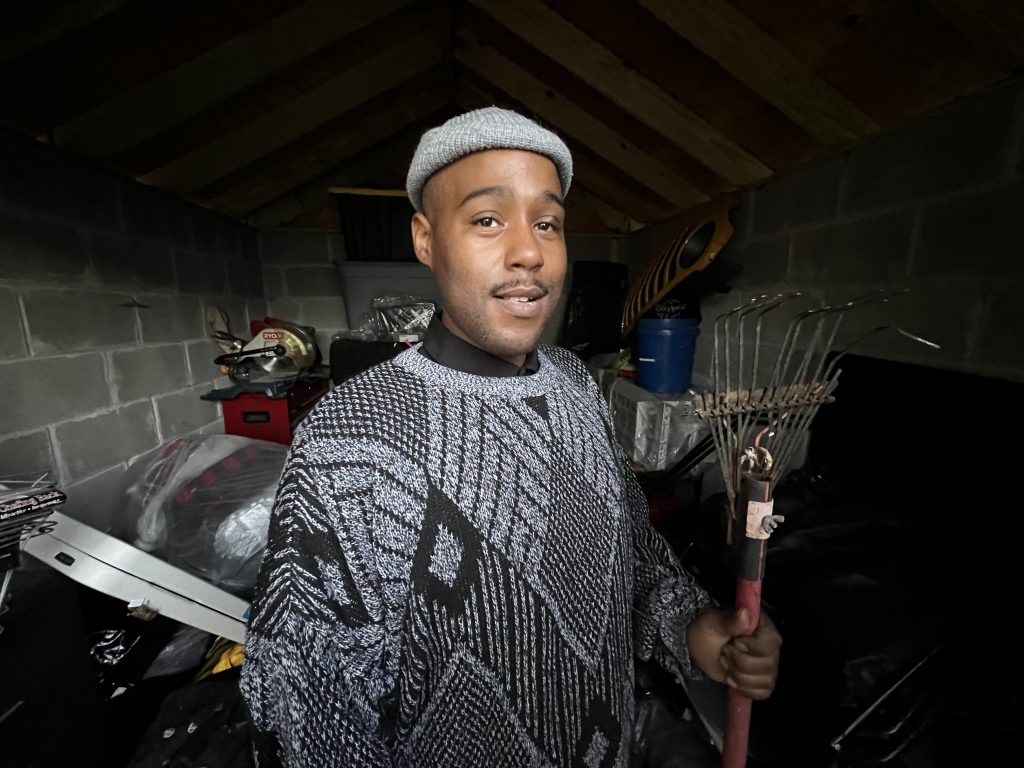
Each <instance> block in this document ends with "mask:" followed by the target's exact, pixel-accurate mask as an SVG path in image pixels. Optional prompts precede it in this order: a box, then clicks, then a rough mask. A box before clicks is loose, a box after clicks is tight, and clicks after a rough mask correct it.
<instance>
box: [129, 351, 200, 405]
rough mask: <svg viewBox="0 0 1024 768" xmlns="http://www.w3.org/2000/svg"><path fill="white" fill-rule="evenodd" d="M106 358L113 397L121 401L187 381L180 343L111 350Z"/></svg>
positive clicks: (182, 384)
mask: <svg viewBox="0 0 1024 768" xmlns="http://www.w3.org/2000/svg"><path fill="white" fill-rule="evenodd" d="M110 361H111V367H112V371H111V373H112V377H113V382H114V388H115V391H116V393H117V400H118V402H121V403H130V402H132V401H133V400H141V399H142V398H145V397H152V396H153V395H157V394H162V393H164V392H173V391H175V390H178V389H181V388H182V387H184V386H187V385H188V383H189V382H188V368H187V364H186V362H185V347H184V345H182V344H167V345H163V346H159V347H140V348H138V349H129V350H125V351H123V352H121V351H118V352H113V353H111V355H110Z"/></svg>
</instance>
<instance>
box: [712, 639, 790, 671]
mask: <svg viewBox="0 0 1024 768" xmlns="http://www.w3.org/2000/svg"><path fill="white" fill-rule="evenodd" d="M722 662H723V664H724V665H725V666H726V667H727V668H728V669H729V670H730V671H737V672H743V673H748V674H756V675H762V674H763V675H774V674H775V671H776V670H777V669H778V666H779V660H778V657H777V656H775V655H774V654H769V655H765V656H755V655H753V654H750V653H742V652H740V651H737V650H736V649H734V648H730V647H729V646H728V645H727V646H725V647H724V648H722Z"/></svg>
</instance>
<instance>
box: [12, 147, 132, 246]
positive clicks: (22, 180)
mask: <svg viewBox="0 0 1024 768" xmlns="http://www.w3.org/2000/svg"><path fill="white" fill-rule="evenodd" d="M0 168H2V169H3V184H0V198H2V199H3V200H5V201H6V203H7V205H9V206H17V207H19V208H23V209H25V210H26V211H39V212H46V213H50V214H53V215H54V216H58V217H60V218H62V219H65V220H69V221H74V222H76V223H78V224H84V225H86V226H88V227H94V228H96V229H101V230H106V231H109V232H115V231H117V230H118V228H119V223H118V211H117V193H118V190H117V187H118V183H119V182H118V180H117V178H116V177H114V176H112V175H109V174H106V173H103V172H102V171H99V170H96V169H93V168H90V167H89V166H87V165H86V164H85V163H84V162H83V161H82V160H81V159H80V158H77V157H75V156H73V155H71V154H68V153H64V152H62V151H60V150H58V149H55V148H54V147H52V146H47V145H43V144H40V143H39V142H36V141H31V140H29V139H25V138H22V137H20V136H13V135H10V134H4V135H3V136H0Z"/></svg>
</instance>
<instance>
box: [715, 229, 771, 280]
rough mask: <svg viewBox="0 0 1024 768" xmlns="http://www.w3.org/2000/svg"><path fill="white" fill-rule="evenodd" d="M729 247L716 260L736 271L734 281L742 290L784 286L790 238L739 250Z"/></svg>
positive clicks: (768, 241)
mask: <svg viewBox="0 0 1024 768" xmlns="http://www.w3.org/2000/svg"><path fill="white" fill-rule="evenodd" d="M731 246H732V243H731V242H730V243H728V244H727V245H726V246H725V248H724V249H723V250H722V253H720V254H719V255H718V257H717V258H716V259H715V261H716V262H717V261H718V260H719V259H721V260H722V262H723V263H725V264H732V265H735V267H736V268H737V269H738V271H739V275H738V276H737V278H736V279H735V280H734V281H733V282H734V283H735V284H736V285H739V286H742V287H743V288H744V289H746V288H749V287H752V286H772V285H777V284H779V283H783V282H785V280H786V275H787V272H788V269H789V235H779V236H777V237H772V238H769V239H767V240H755V241H754V242H747V243H745V244H744V245H742V246H741V247H739V248H732V247H731Z"/></svg>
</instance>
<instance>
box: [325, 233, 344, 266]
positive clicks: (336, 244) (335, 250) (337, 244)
mask: <svg viewBox="0 0 1024 768" xmlns="http://www.w3.org/2000/svg"><path fill="white" fill-rule="evenodd" d="M327 253H328V254H329V255H330V259H331V261H332V262H335V261H345V260H346V259H347V258H348V252H347V251H346V250H345V238H343V237H342V236H341V235H340V234H339V233H337V232H328V233H327Z"/></svg>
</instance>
